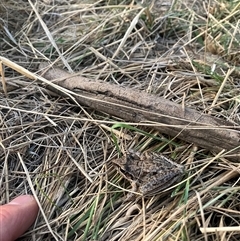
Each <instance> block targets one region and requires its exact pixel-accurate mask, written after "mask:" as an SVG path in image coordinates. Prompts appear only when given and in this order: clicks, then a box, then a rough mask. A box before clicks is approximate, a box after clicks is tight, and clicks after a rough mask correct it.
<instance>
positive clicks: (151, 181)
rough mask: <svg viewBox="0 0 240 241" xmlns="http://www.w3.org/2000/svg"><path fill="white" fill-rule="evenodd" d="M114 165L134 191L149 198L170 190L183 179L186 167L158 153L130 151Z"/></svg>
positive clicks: (116, 160) (117, 159) (114, 162)
mask: <svg viewBox="0 0 240 241" xmlns="http://www.w3.org/2000/svg"><path fill="white" fill-rule="evenodd" d="M112 163H113V165H114V167H115V168H117V170H118V172H119V173H120V174H121V175H122V176H123V177H124V178H125V179H127V180H128V181H129V182H130V183H131V185H132V191H133V192H137V193H140V194H141V195H143V196H146V197H149V196H153V195H157V194H158V193H161V192H163V191H164V190H166V189H168V188H170V187H171V186H173V185H174V184H176V183H177V182H178V181H180V180H181V179H182V176H183V174H184V170H185V168H184V166H183V165H180V164H178V163H176V162H174V161H172V160H171V159H169V158H167V157H166V156H164V155H162V154H159V153H157V152H148V151H145V152H139V151H134V150H131V149H130V150H128V151H126V152H125V153H124V155H123V156H122V157H120V158H115V159H113V160H112Z"/></svg>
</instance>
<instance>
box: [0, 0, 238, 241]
mask: <svg viewBox="0 0 240 241" xmlns="http://www.w3.org/2000/svg"><path fill="white" fill-rule="evenodd" d="M35 2H36V3H35ZM0 16H1V17H0V55H1V56H3V57H5V58H6V59H7V60H11V61H12V62H13V63H15V64H16V65H20V66H22V67H23V68H25V69H27V70H28V71H30V72H31V73H32V74H33V76H34V74H35V73H36V72H37V71H38V64H39V63H40V62H43V61H48V62H49V64H50V63H53V64H54V65H55V66H58V67H61V68H65V69H66V70H68V71H70V72H81V74H82V76H84V77H87V78H90V79H94V80H98V79H101V80H104V81H108V82H111V83H113V84H116V85H124V86H128V87H130V88H133V89H141V90H143V91H147V92H149V93H152V94H154V95H158V96H163V97H165V98H167V99H169V100H171V101H174V102H176V103H179V104H182V105H183V108H184V106H188V107H191V108H194V109H197V110H199V111H200V112H202V113H206V114H209V115H213V116H217V117H219V118H222V119H226V120H229V121H232V122H233V123H234V124H235V125H236V126H237V125H239V121H240V120H239V119H240V116H239V102H240V91H239V87H240V86H239V83H240V67H239V66H240V59H239V56H240V52H239V46H240V22H239V19H240V3H239V1H227V0H222V1H215V0H209V1H194V0H175V1H172V2H171V1H158V0H156V1H149V0H148V1H144V0H143V1H130V0H129V1H124V0H122V1H121V0H119V1H118V0H108V1H107V0H99V1H93V0H84V1H83V0H70V1H64V0H55V1H52V0H43V1H31V0H29V1H24V0H19V1H13V0H7V1H6V0H3V1H1V3H0ZM2 60H4V59H2ZM2 64H3V65H2V66H3V70H4V77H5V78H4V79H2V86H1V87H2V89H1V97H0V123H1V127H0V133H1V135H0V150H1V152H0V153H1V154H0V155H1V162H0V172H1V176H0V195H1V203H2V204H4V203H6V202H8V201H9V200H11V199H13V198H14V197H16V196H18V195H20V194H24V193H32V194H33V195H34V196H35V197H36V199H37V200H38V202H39V205H40V212H39V215H38V218H37V220H36V222H35V223H34V225H33V226H32V227H31V229H30V230H29V231H28V232H27V233H25V234H24V235H23V236H22V237H21V238H20V239H19V240H24V241H27V240H75V241H76V240H135V241H138V240H146V241H148V240H149V241H150V240H151V241H152V240H199V241H200V240H205V241H206V240H208V241H210V240H239V238H240V225H239V223H240V218H239V217H240V213H239V202H240V200H239V198H240V197H239V189H240V188H239V185H238V184H239V171H238V170H239V163H233V162H231V161H230V160H228V159H225V158H224V157H223V156H222V153H213V152H211V151H207V150H203V149H201V148H199V147H196V146H194V145H192V144H191V143H184V142H183V141H179V140H177V139H175V140H174V141H171V137H168V136H163V135H162V134H161V133H158V132H155V131H154V130H152V129H150V128H146V127H143V126H141V125H139V126H131V125H128V123H126V124H123V125H114V124H115V123H118V122H124V120H120V119H117V118H115V117H114V116H108V115H106V114H105V113H99V112H96V111H94V110H93V109H91V108H89V107H86V106H80V105H77V104H76V103H74V102H73V101H72V100H71V98H67V97H63V96H61V95H56V94H54V93H52V92H51V91H49V90H48V89H47V88H46V84H45V83H43V82H42V81H36V80H32V79H30V78H28V77H27V76H25V75H24V73H21V74H20V73H18V72H16V71H15V70H13V69H12V68H11V66H7V63H6V61H5V62H4V61H3V63H2ZM112 127H114V128H113V129H111V128H112ZM138 129H140V130H142V131H138ZM113 133H114V135H113ZM146 133H149V134H150V135H146ZM154 136H155V137H156V138H154ZM114 141H115V142H116V141H117V144H118V146H119V147H120V149H121V150H122V151H123V150H126V149H128V148H135V149H141V150H147V149H148V150H155V151H160V152H161V153H162V154H165V155H166V156H168V157H170V158H172V159H173V160H174V161H176V162H177V163H181V164H183V165H185V166H186V168H185V169H186V173H185V176H184V178H183V181H182V182H181V183H180V184H179V185H177V187H176V186H175V187H174V188H173V194H172V195H171V194H167V195H165V196H162V195H159V196H153V197H152V198H141V197H140V196H136V199H135V200H125V198H126V196H127V194H128V192H129V191H130V189H131V188H130V187H131V185H130V183H129V182H128V181H127V180H125V179H123V178H122V177H121V176H120V175H119V173H118V172H117V171H116V170H115V169H114V168H113V166H112V164H111V159H112V158H114V157H117V156H118V151H117V146H116V144H115V142H114ZM222 141H227V140H222ZM166 143H168V144H167V145H166Z"/></svg>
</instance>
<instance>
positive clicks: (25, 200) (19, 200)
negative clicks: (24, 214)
mask: <svg viewBox="0 0 240 241" xmlns="http://www.w3.org/2000/svg"><path fill="white" fill-rule="evenodd" d="M33 201H35V199H34V197H33V196H32V195H22V196H19V197H16V198H14V199H13V200H12V201H11V202H10V203H9V204H13V205H25V204H29V203H31V202H33Z"/></svg>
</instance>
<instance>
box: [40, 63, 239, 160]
mask: <svg viewBox="0 0 240 241" xmlns="http://www.w3.org/2000/svg"><path fill="white" fill-rule="evenodd" d="M44 67H46V64H45V63H43V64H41V65H40V66H39V69H43V68H44ZM43 77H45V78H46V79H48V80H55V81H54V83H55V84H57V85H59V86H61V87H64V88H66V89H69V90H71V91H73V92H74V93H76V96H75V98H76V100H77V101H78V102H79V103H80V104H83V105H87V106H90V107H91V108H93V109H96V110H98V111H102V112H105V113H108V114H110V115H113V116H117V117H120V118H122V119H123V120H125V121H131V122H136V123H154V126H153V127H154V128H156V129H157V130H159V131H160V132H162V133H165V134H168V135H170V136H172V137H178V138H180V139H182V140H184V141H186V142H190V143H194V144H195V145H197V146H200V147H202V148H206V149H208V150H212V151H215V152H220V151H222V149H225V150H226V151H230V152H229V154H228V155H227V156H228V157H235V158H234V159H235V160H238V158H237V157H240V150H239V148H240V131H239V126H234V124H233V123H231V122H228V121H225V120H222V119H219V118H216V117H212V116H209V115H206V114H201V113H199V112H198V111H196V110H194V109H190V108H187V107H185V108H184V109H183V108H182V106H181V105H179V104H176V103H174V102H172V101H169V100H166V99H164V98H161V97H157V96H154V95H150V94H148V93H145V92H143V91H137V90H132V89H129V88H124V87H120V86H117V85H112V84H109V83H106V82H99V81H92V80H89V79H86V78H83V77H81V76H77V75H75V76H73V75H71V74H68V73H67V72H65V71H63V70H61V69H58V68H54V69H50V70H48V71H47V72H45V73H43ZM55 91H56V89H55Z"/></svg>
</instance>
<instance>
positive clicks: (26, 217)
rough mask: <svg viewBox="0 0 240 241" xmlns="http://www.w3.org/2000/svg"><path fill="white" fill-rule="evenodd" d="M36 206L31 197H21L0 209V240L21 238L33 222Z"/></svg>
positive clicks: (36, 210) (8, 240)
mask: <svg viewBox="0 0 240 241" xmlns="http://www.w3.org/2000/svg"><path fill="white" fill-rule="evenodd" d="M37 214H38V205H37V202H36V200H35V199H34V197H33V196H31V195H22V196H19V197H17V198H15V199H13V200H12V201H11V202H10V203H8V204H5V205H3V206H1V207H0V227H1V228H0V238H1V240H4V241H13V240H15V239H17V238H18V237H19V236H21V235H22V234H23V233H24V232H25V231H26V230H27V229H28V228H29V227H30V226H31V225H32V224H33V222H34V220H35V219H36V217H37Z"/></svg>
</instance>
